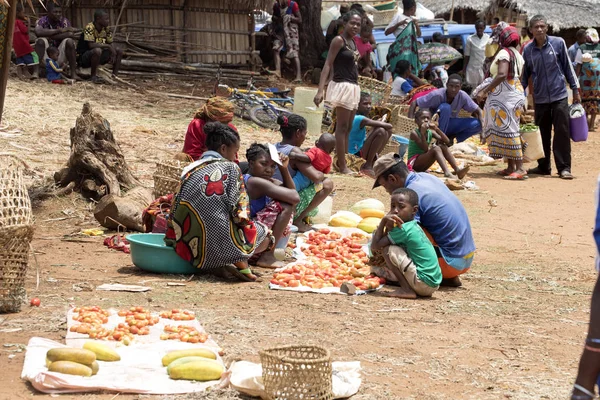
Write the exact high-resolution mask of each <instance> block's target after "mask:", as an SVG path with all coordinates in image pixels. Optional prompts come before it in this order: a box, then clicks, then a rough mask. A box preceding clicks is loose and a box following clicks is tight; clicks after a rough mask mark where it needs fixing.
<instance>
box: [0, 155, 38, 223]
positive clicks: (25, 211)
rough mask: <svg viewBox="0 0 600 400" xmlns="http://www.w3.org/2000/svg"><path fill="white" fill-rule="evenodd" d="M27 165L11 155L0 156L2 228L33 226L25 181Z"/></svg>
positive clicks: (0, 217)
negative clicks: (24, 173) (24, 172)
mask: <svg viewBox="0 0 600 400" xmlns="http://www.w3.org/2000/svg"><path fill="white" fill-rule="evenodd" d="M24 168H25V164H24V163H23V161H21V160H20V159H18V158H17V157H14V156H11V155H3V156H0V228H8V227H12V226H22V225H31V221H32V218H31V201H30V200H29V193H28V192H27V186H26V185H25V182H24V180H23V170H24Z"/></svg>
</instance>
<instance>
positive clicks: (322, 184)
mask: <svg viewBox="0 0 600 400" xmlns="http://www.w3.org/2000/svg"><path fill="white" fill-rule="evenodd" d="M277 123H278V124H279V127H280V128H279V130H280V132H281V135H282V140H281V142H279V143H277V144H276V145H275V147H276V148H277V151H279V152H280V153H282V154H284V155H286V156H288V157H289V159H290V162H289V165H288V167H287V168H288V170H289V173H290V176H291V177H292V178H294V177H295V176H296V175H297V173H298V171H300V172H301V173H302V175H303V176H304V177H306V178H308V179H310V181H311V184H310V186H308V187H307V188H306V189H303V190H301V191H300V192H298V195H299V196H300V202H299V203H298V205H296V212H295V217H294V225H296V226H297V227H298V231H299V232H306V231H307V230H310V229H312V226H311V225H310V221H309V218H312V217H314V216H315V215H317V211H318V210H317V207H318V206H319V204H321V203H322V202H323V200H325V199H326V198H327V196H329V194H330V193H331V192H332V191H333V181H332V180H331V179H329V178H325V175H324V174H323V173H322V172H320V171H317V170H316V169H315V167H313V166H312V165H311V163H310V162H307V161H306V155H305V154H304V153H303V152H302V150H300V148H299V147H300V146H302V144H303V143H304V140H306V119H304V117H301V116H300V115H296V114H292V115H290V116H288V117H283V116H280V117H279V118H278V119H277ZM273 177H274V178H275V179H278V180H280V181H283V177H282V175H281V168H277V171H275V174H274V175H273Z"/></svg>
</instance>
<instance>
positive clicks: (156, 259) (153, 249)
mask: <svg viewBox="0 0 600 400" xmlns="http://www.w3.org/2000/svg"><path fill="white" fill-rule="evenodd" d="M164 239H165V235H164V234H162V233H135V234H131V235H129V236H127V240H128V241H129V244H130V250H131V261H132V262H133V264H134V265H135V266H136V267H138V268H140V269H143V270H144V271H148V272H155V273H158V274H185V275H187V274H195V273H197V272H198V268H196V267H194V266H193V265H192V264H190V263H189V262H187V261H185V260H184V259H183V258H181V257H179V255H177V253H175V249H173V248H172V247H170V246H167V245H166V244H165V241H164Z"/></svg>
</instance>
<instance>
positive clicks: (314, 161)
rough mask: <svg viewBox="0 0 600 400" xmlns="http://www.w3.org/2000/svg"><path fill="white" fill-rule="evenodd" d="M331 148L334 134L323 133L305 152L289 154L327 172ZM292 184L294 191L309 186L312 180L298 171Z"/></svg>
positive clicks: (320, 170)
mask: <svg viewBox="0 0 600 400" xmlns="http://www.w3.org/2000/svg"><path fill="white" fill-rule="evenodd" d="M333 149H335V136H333V135H332V134H330V133H324V134H322V135H321V136H320V137H319V139H318V140H317V141H316V142H315V147H312V148H311V149H309V150H308V151H307V152H306V154H302V155H296V154H290V157H291V159H294V160H296V161H300V162H306V163H311V165H312V166H313V167H314V168H315V169H316V170H317V171H319V172H322V173H324V174H328V173H329V172H331V161H332V159H331V153H332V152H333ZM294 184H295V185H296V191H298V192H299V191H301V190H304V189H306V188H307V187H309V186H310V185H311V184H312V181H311V180H310V179H309V178H308V177H306V176H304V175H303V174H302V173H301V172H300V171H298V172H297V173H296V175H295V176H294Z"/></svg>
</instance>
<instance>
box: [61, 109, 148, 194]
mask: <svg viewBox="0 0 600 400" xmlns="http://www.w3.org/2000/svg"><path fill="white" fill-rule="evenodd" d="M54 179H55V181H56V183H57V184H58V185H60V186H62V187H65V186H67V185H69V183H71V182H75V190H78V191H81V192H82V193H83V192H84V191H85V192H86V193H85V194H86V195H89V196H90V197H94V198H101V197H102V196H104V195H105V194H112V195H115V196H121V191H122V190H123V191H127V190H129V189H131V188H133V187H136V186H139V185H140V182H139V181H138V180H137V179H136V178H135V177H134V176H133V174H132V173H131V171H130V170H129V167H128V166H127V163H126V162H125V157H124V156H123V152H122V151H121V148H120V147H119V145H118V144H117V142H116V141H115V138H114V136H113V133H112V131H111V130H110V123H109V122H108V121H107V120H106V119H104V118H103V117H102V116H101V115H100V114H98V113H96V112H94V111H93V110H92V107H91V106H90V104H89V103H85V104H84V105H83V110H82V111H81V115H80V116H79V117H78V118H77V122H76V123H75V127H74V128H71V155H70V157H69V161H68V163H67V167H66V168H64V169H62V170H60V171H58V172H57V173H55V174H54ZM94 188H97V191H96V195H94V194H93V193H88V192H89V191H90V189H94Z"/></svg>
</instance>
